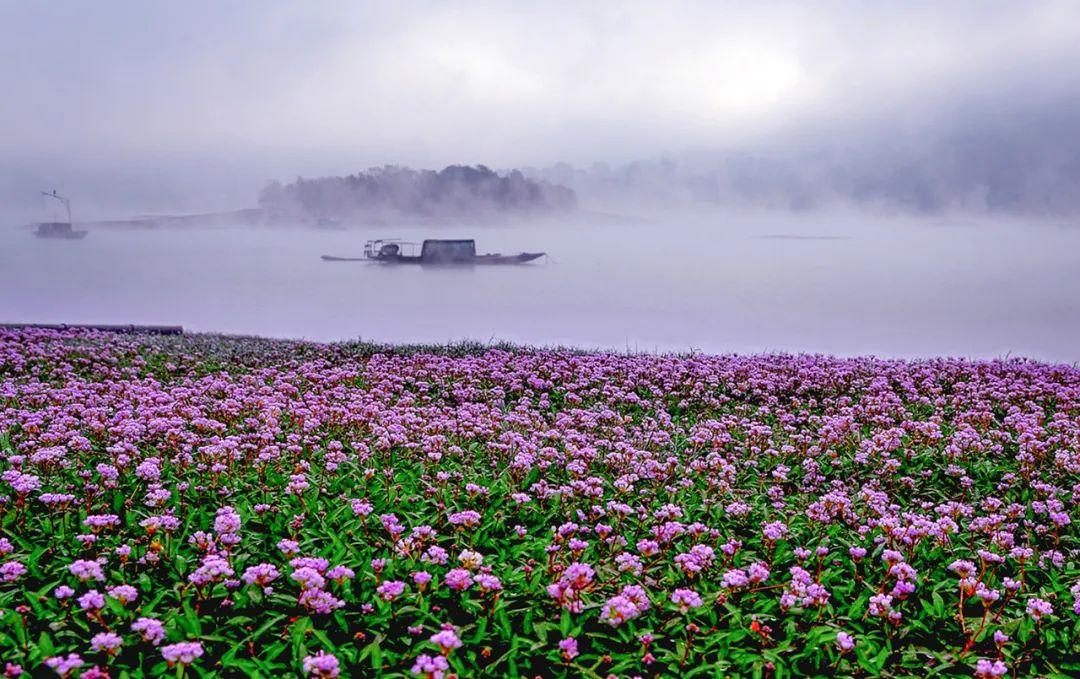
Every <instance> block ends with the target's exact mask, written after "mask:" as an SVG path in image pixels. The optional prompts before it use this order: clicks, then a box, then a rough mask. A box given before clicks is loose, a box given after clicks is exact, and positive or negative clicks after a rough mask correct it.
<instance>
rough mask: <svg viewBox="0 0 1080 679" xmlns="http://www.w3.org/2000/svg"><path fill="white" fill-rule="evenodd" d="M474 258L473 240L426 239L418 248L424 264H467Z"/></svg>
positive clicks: (474, 244) (474, 246) (474, 242)
mask: <svg viewBox="0 0 1080 679" xmlns="http://www.w3.org/2000/svg"><path fill="white" fill-rule="evenodd" d="M475 259H476V241H474V240H431V239H429V240H426V241H424V245H423V247H422V248H421V249H420V260H421V261H422V262H424V263H425V264H469V263H471V262H472V261H473V260H475Z"/></svg>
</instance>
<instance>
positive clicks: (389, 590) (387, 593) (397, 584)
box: [375, 580, 405, 601]
mask: <svg viewBox="0 0 1080 679" xmlns="http://www.w3.org/2000/svg"><path fill="white" fill-rule="evenodd" d="M375 591H376V592H378V593H379V598H380V599H382V600H383V601H393V600H394V599H396V598H398V597H399V596H401V594H402V592H404V591H405V583H404V582H401V581H400V580H387V581H386V582H384V583H382V584H381V585H379V586H378V587H376V588H375Z"/></svg>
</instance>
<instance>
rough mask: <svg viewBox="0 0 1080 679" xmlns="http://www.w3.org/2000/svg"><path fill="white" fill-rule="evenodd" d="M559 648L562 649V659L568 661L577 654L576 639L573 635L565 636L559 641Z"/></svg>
mask: <svg viewBox="0 0 1080 679" xmlns="http://www.w3.org/2000/svg"><path fill="white" fill-rule="evenodd" d="M559 650H560V651H562V657H563V660H566V661H567V662H570V661H571V660H573V659H574V658H576V657H577V656H578V644H577V639H575V638H574V637H566V638H565V639H563V640H562V641H560V642H559Z"/></svg>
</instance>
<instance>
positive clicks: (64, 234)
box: [34, 190, 88, 240]
mask: <svg viewBox="0 0 1080 679" xmlns="http://www.w3.org/2000/svg"><path fill="white" fill-rule="evenodd" d="M41 195H43V196H45V197H46V198H55V199H56V200H58V201H60V202H61V203H63V204H64V207H66V208H67V216H68V220H67V221H66V222H39V223H38V224H37V229H35V230H34V235H35V236H37V237H38V238H65V239H67V240H78V239H79V238H85V237H86V234H87V233H88V232H87V231H79V230H76V229H73V228H71V200H70V199H68V198H65V197H63V196H61V195H60V194H59V193H57V192H56V191H55V190H54V191H53V192H52V193H49V192H48V191H42V192H41Z"/></svg>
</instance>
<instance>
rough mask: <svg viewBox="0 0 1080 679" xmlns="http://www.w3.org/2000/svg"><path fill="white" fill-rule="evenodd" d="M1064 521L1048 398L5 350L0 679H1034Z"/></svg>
mask: <svg viewBox="0 0 1080 679" xmlns="http://www.w3.org/2000/svg"><path fill="white" fill-rule="evenodd" d="M1078 504H1080V369H1077V368H1075V367H1069V366H1055V365H1046V364H1041V363H1036V362H1031V361H1024V360H1009V361H1004V360H999V361H984V362H977V361H964V360H951V359H936V360H926V361H892V360H879V359H871V358H847V359H841V358H829V357H823V356H789V355H762V356H699V355H692V356H681V357H677V356H634V355H613V354H603V353H591V354H590V353H574V352H549V351H531V350H515V351H505V350H495V349H491V350H466V349H463V348H450V349H446V350H441V351H434V350H432V351H413V350H408V351H406V350H403V349H395V350H390V349H385V350H377V349H376V348H373V347H371V346H369V345H358V344H342V345H314V344H307V343H289V342H268V341H259V340H246V339H228V338H218V337H201V336H192V337H184V338H179V339H175V338H172V339H170V338H147V337H138V336H114V335H108V334H102V333H95V332H78V331H52V330H0V523H2V525H3V533H4V535H3V537H0V611H3V612H4V615H3V616H2V617H0V629H3V630H4V632H5V633H4V634H0V658H4V662H6V663H7V665H5V666H4V668H3V669H4V672H5V675H6V676H19V674H20V673H22V674H24V675H25V676H38V675H42V674H49V673H51V674H54V675H58V676H63V677H76V676H83V677H90V678H91V679H92V678H93V677H100V676H107V675H108V674H112V675H113V676H116V675H121V674H128V675H132V676H134V675H137V674H139V673H140V672H142V671H144V670H145V669H146V668H156V669H154V670H153V671H154V672H156V673H163V672H166V671H168V672H169V673H172V672H173V671H175V672H177V673H181V674H182V673H185V672H186V673H188V675H195V674H198V675H200V676H214V675H215V674H219V673H223V672H225V670H224V669H222V668H229V669H228V671H229V672H232V673H239V674H249V675H261V676H271V675H275V674H277V675H283V674H284V675H289V676H293V675H301V674H302V675H305V676H310V677H338V676H373V675H378V674H395V675H404V674H409V673H410V672H411V673H412V674H413V675H414V676H420V677H431V678H435V677H447V676H450V675H456V676H473V675H484V676H503V675H515V676H535V675H543V676H552V675H555V676H579V675H586V674H588V675H594V674H595V675H600V676H605V675H612V674H613V675H617V676H624V675H625V676H642V677H646V676H678V675H681V674H687V673H689V672H690V671H691V670H692V669H694V668H699V667H707V668H721V667H723V668H726V669H724V670H717V671H722V672H726V673H731V674H733V675H740V676H741V675H753V674H762V675H773V674H777V675H779V674H783V675H785V676H786V675H792V676H803V675H815V676H821V675H845V676H846V675H852V674H859V675H864V676H872V675H877V674H889V675H891V676H905V675H907V676H922V675H924V674H926V673H927V672H928V671H938V670H939V669H940V671H945V672H956V671H964V672H966V673H967V674H968V675H972V674H974V675H975V676H977V677H983V678H997V677H1003V676H1006V675H1008V676H1012V675H1017V676H1021V675H1033V676H1051V675H1053V676H1059V675H1063V674H1069V673H1075V672H1077V671H1078V670H1080V666H1078V665H1077V664H1076V657H1077V649H1078V648H1080V637H1078V633H1077V630H1078V629H1080V627H1078V620H1080V567H1078V565H1077V563H1078V561H1080V560H1078V558H1077V557H1078V555H1080V536H1078V534H1077V531H1076V526H1077V523H1078V522H1076V521H1072V518H1071V517H1072V512H1074V511H1076V507H1077V505H1078ZM169 667H172V668H174V669H171V670H167V668H169Z"/></svg>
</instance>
